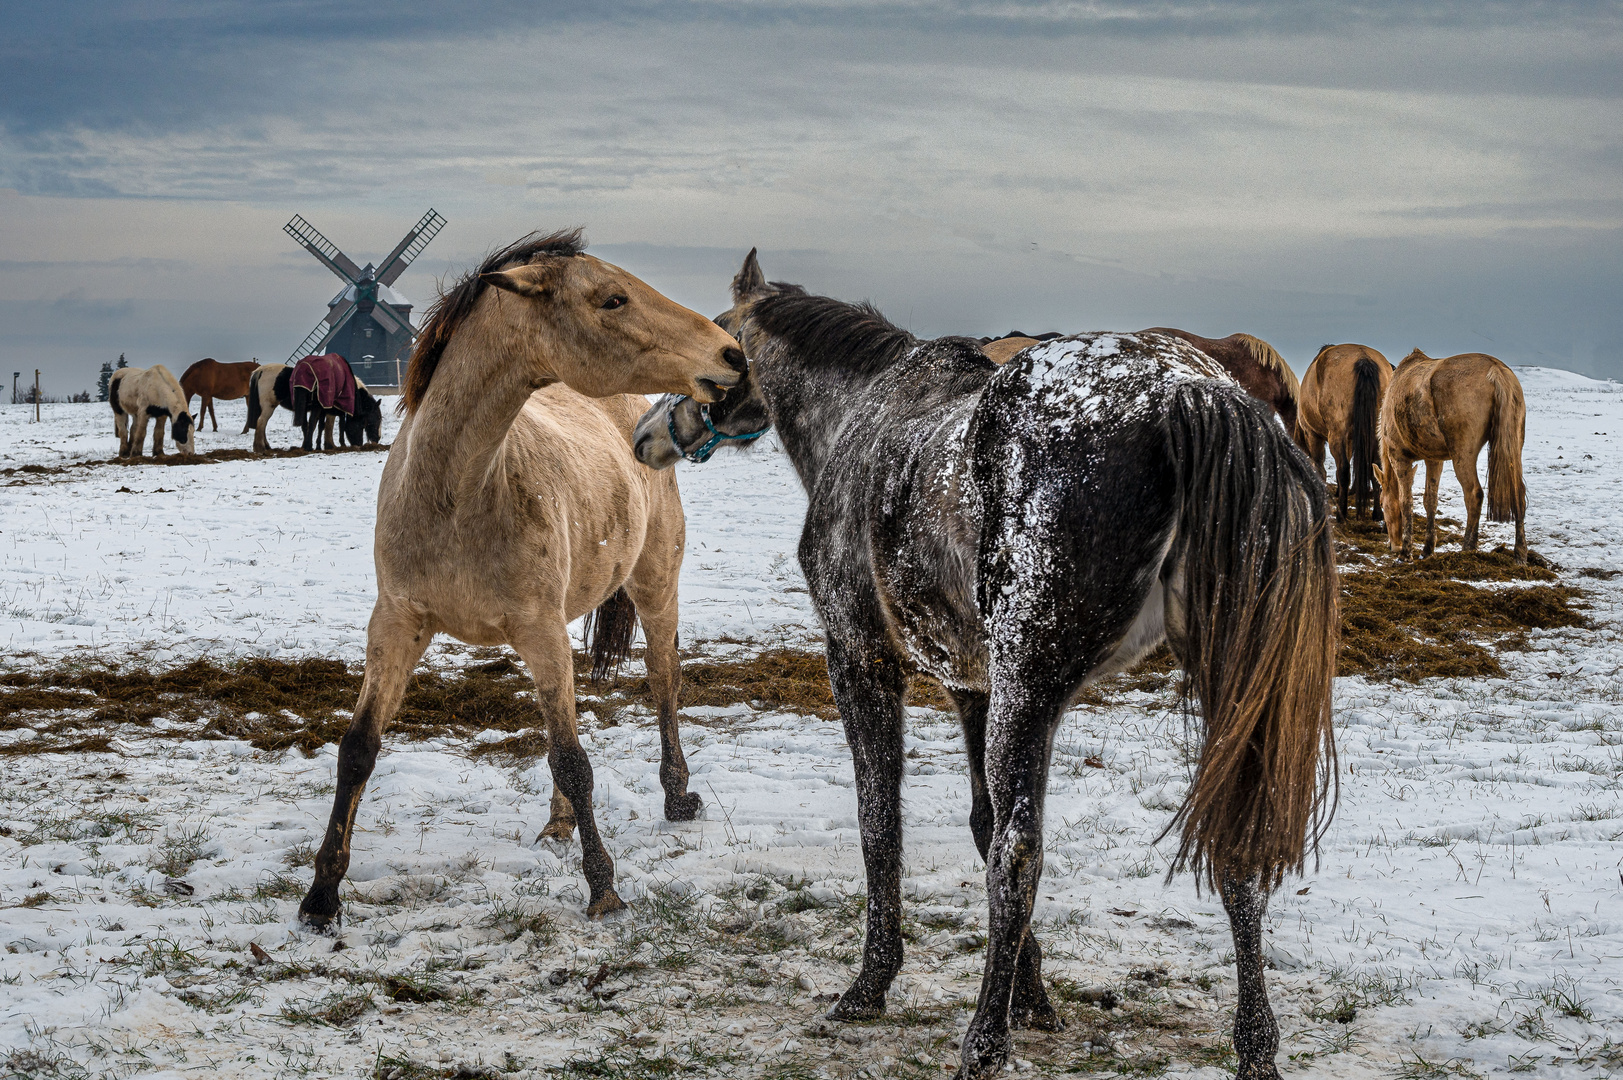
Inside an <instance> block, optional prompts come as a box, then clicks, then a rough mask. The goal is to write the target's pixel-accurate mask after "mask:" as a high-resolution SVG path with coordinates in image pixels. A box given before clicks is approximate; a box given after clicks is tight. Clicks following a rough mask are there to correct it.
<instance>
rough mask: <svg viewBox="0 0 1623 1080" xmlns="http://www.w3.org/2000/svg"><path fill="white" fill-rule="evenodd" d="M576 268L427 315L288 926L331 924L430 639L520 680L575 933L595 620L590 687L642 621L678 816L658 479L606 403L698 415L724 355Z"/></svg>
mask: <svg viewBox="0 0 1623 1080" xmlns="http://www.w3.org/2000/svg"><path fill="white" fill-rule="evenodd" d="M584 248H585V244H584V243H583V241H582V240H581V237H580V232H579V230H575V231H574V232H561V233H555V234H553V235H551V236H538V235H531V236H527V237H525V238H523V239H522V240H520V241H518V242H517V243H515V244H513V245H511V246H509V247H507V248H505V249H503V250H501V251H498V252H496V253H495V254H494V255H491V256H490V257H489V258H487V259H486V260H485V262H484V264H483V265H482V266H480V267H479V269H478V270H477V271H476V272H474V273H470V274H468V275H466V276H465V277H464V278H463V279H462V280H461V281H460V282H458V283H457V284H456V285H455V286H454V287H453V288H451V289H450V291H448V292H446V293H445V294H444V295H443V296H441V297H440V299H439V301H438V302H437V303H436V304H435V305H434V308H433V310H432V311H431V312H430V314H429V318H428V322H427V323H426V324H425V325H424V327H423V329H422V331H421V332H420V333H419V335H418V337H417V344H416V348H415V350H414V351H413V354H412V358H411V367H410V369H409V371H408V373H407V375H406V384H405V387H404V391H405V393H404V398H403V404H404V406H405V411H406V417H405V420H404V421H403V422H402V423H401V425H400V430H399V432H398V433H397V434H396V436H395V440H394V443H393V446H392V447H391V449H390V451H389V458H388V461H387V462H386V463H385V465H384V467H383V477H382V480H381V482H380V483H379V487H378V507H377V534H376V544H375V545H374V558H375V561H376V567H377V583H378V599H377V604H376V606H375V607H374V608H373V609H372V619H371V622H370V623H369V624H368V625H367V630H366V673H365V676H364V677H363V679H362V682H361V693H360V700H359V701H358V702H357V704H356V706H355V716H354V719H353V720H352V721H351V723H350V727H349V731H348V733H346V734H345V735H344V738H343V741H342V742H341V743H340V744H339V747H338V790H337V792H336V794H335V795H334V798H333V810H332V818H331V820H330V821H329V823H328V825H327V835H326V838H325V839H324V840H323V841H322V845H321V850H320V852H319V853H318V854H317V855H316V866H315V880H314V882H313V883H312V884H311V886H310V892H309V893H308V894H307V895H306V896H305V898H304V902H303V903H302V904H300V905H299V914H300V916H301V917H302V918H303V919H304V920H305V921H306V922H307V923H310V924H312V925H315V926H325V925H327V924H329V923H331V922H332V920H333V919H334V918H336V917H337V916H338V914H339V907H340V905H339V901H338V885H339V883H340V882H341V881H342V880H343V877H344V873H345V871H346V870H348V868H349V852H350V835H351V833H352V831H353V829H354V827H355V811H356V809H357V808H358V807H359V806H360V801H361V791H362V788H363V787H364V786H365V784H366V781H367V778H368V777H369V776H371V774H372V768H373V766H374V765H375V764H376V763H377V756H378V750H379V749H380V748H381V746H382V744H383V729H384V727H385V726H386V725H387V724H388V722H389V720H390V719H391V718H392V717H393V716H394V714H395V712H396V711H397V710H398V709H399V708H400V702H401V699H402V698H403V697H404V696H405V692H406V683H407V682H408V680H409V679H410V678H411V672H412V668H413V667H414V666H415V665H416V663H417V661H418V660H419V659H420V658H421V657H422V655H423V652H424V651H425V650H426V649H427V648H428V645H429V642H430V641H432V640H433V637H434V635H435V634H450V635H451V636H452V637H455V638H459V639H460V640H462V641H466V642H468V643H470V644H475V645H503V644H505V645H510V646H512V648H513V649H514V650H515V651H516V652H517V653H518V654H519V656H520V657H521V658H522V659H523V661H524V663H525V665H526V666H527V667H528V668H529V669H530V676H531V678H533V679H534V681H535V690H536V699H537V702H538V703H539V705H540V707H541V719H542V721H543V722H544V723H545V725H546V728H547V746H548V761H549V763H550V764H551V766H552V777H553V784H554V790H553V797H552V814H551V820H549V821H548V823H547V826H546V829H545V830H544V831H543V832H542V835H543V836H547V837H552V838H555V839H559V840H566V839H568V837H569V836H570V834H571V833H572V832H573V831H574V830H575V828H576V826H577V825H578V826H579V828H580V841H581V848H582V859H581V865H582V869H583V871H584V873H585V876H586V881H587V884H588V885H589V886H590V889H591V896H590V900H589V903H588V904H587V908H586V911H587V914H588V915H590V916H593V917H596V916H600V915H603V914H605V913H607V912H610V911H615V910H618V909H619V908H622V907H624V906H625V905H624V904H623V903H621V901H620V897H619V896H618V895H616V893H615V891H614V862H613V860H612V859H611V858H610V857H609V853H608V851H607V850H606V849H605V848H604V846H603V840H602V837H601V836H600V835H599V834H598V831H597V823H596V821H595V820H594V819H593V816H592V765H591V762H590V761H588V760H587V757H586V751H585V750H583V749H582V748H581V744H580V738H579V736H578V734H577V732H576V728H575V683H574V661H573V652H572V648H571V645H570V640H569V629H568V627H569V623H570V621H571V620H573V619H577V618H579V617H580V616H582V615H585V614H587V613H589V612H592V611H593V610H594V609H595V610H596V612H597V618H596V623H597V626H596V628H595V632H594V633H593V634H592V637H593V653H594V655H595V658H596V659H597V661H598V662H599V663H600V664H602V665H603V666H605V667H607V666H609V665H611V664H612V663H613V662H614V660H615V659H616V658H617V657H618V656H623V655H624V652H625V650H626V649H627V648H628V647H629V645H630V642H631V632H632V619H633V616H634V615H635V617H637V618H640V619H641V621H642V627H643V634H644V636H645V637H646V638H647V642H648V653H647V665H648V681H649V683H650V685H651V686H652V688H653V690H654V693H655V696H656V698H657V699H658V701H659V727H660V739H661V743H662V752H661V757H660V767H659V775H660V784H661V786H662V787H663V788H664V789H665V816H666V817H667V818H669V819H671V820H678V821H681V820H688V819H691V818H692V817H693V816H694V815H695V814H697V813H698V810H699V806H700V800H699V797H698V795H697V794H695V793H693V792H690V791H688V790H687V782H688V770H687V763H686V761H685V760H683V757H682V750H681V746H680V744H679V743H678V742H677V731H676V694H677V687H678V685H679V681H680V678H681V672H680V668H679V667H678V662H677V655H676V586H677V576H678V573H679V571H680V570H681V565H682V551H683V543H684V538H683V524H682V505H681V500H680V498H679V497H678V495H677V491H676V484H675V483H674V482H672V481H671V480H670V474H669V473H654V472H652V471H650V470H649V469H646V468H644V467H643V466H642V465H640V464H638V463H637V462H636V461H635V460H634V459H633V458H632V456H631V429H632V425H633V424H635V423H636V420H637V417H638V416H639V415H641V413H642V412H643V410H644V409H646V408H647V407H648V402H647V401H646V400H644V399H643V398H641V397H624V396H617V395H627V394H644V393H648V394H658V393H672V394H688V395H692V396H693V397H694V398H695V399H696V400H699V401H703V402H714V401H717V400H719V399H720V398H721V397H722V395H723V394H724V393H725V391H724V389H723V388H724V387H729V386H735V385H737V383H738V381H739V380H740V379H741V378H742V377H743V373H744V370H745V362H744V354H743V352H742V351H740V350H739V348H738V343H737V342H735V341H734V340H733V339H732V338H731V337H729V336H728V334H727V332H726V331H724V330H722V329H721V328H720V327H718V326H717V325H716V324H715V323H713V322H711V321H710V320H709V319H706V318H704V317H703V316H702V315H699V314H697V313H696V312H692V311H689V310H688V309H687V308H685V307H682V306H681V305H680V304H677V303H676V302H674V301H672V300H669V299H667V298H666V297H664V296H661V295H660V294H659V293H657V292H655V291H654V290H653V289H652V288H650V287H649V286H648V285H646V284H645V283H643V282H642V281H640V280H638V279H637V278H635V277H633V276H631V275H630V274H628V273H626V272H625V271H624V270H621V269H620V268H619V267H617V266H613V265H611V264H609V263H606V262H602V261H601V260H599V259H595V258H593V257H592V256H589V255H586V254H584V253H583V252H584ZM263 378H264V376H263V375H261V379H263ZM559 384H562V385H559ZM575 391H579V393H576V392H575ZM582 395H587V396H582ZM593 398H600V399H605V400H592V399H593Z"/></svg>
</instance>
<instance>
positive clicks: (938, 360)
mask: <svg viewBox="0 0 1623 1080" xmlns="http://www.w3.org/2000/svg"><path fill="white" fill-rule="evenodd" d="M733 300H734V306H733V308H732V309H731V310H730V311H728V312H727V313H725V314H724V315H722V316H721V317H720V318H718V320H717V321H718V322H719V323H720V324H721V325H722V326H724V327H726V328H728V329H730V330H732V331H733V333H734V334H735V335H736V336H737V337H738V339H739V341H740V342H741V343H742V344H743V345H744V347H745V350H746V352H747V353H748V354H749V356H750V364H749V372H748V375H747V377H746V380H745V382H744V384H743V385H741V386H740V387H738V388H735V389H734V390H733V391H732V392H730V393H729V394H728V395H727V397H726V399H725V400H724V401H722V402H720V403H719V404H710V405H706V404H701V403H699V402H696V401H694V400H693V399H691V398H675V397H670V398H665V399H663V400H662V401H660V402H659V403H657V404H655V405H654V406H653V407H652V408H650V409H649V411H648V412H647V413H646V414H645V415H644V417H643V419H642V420H641V421H639V422H638V425H637V430H636V435H635V446H636V452H637V456H638V459H639V460H641V461H643V462H644V463H645V464H648V465H650V466H652V467H656V468H657V467H664V466H668V465H670V464H672V463H674V462H675V461H676V460H677V459H678V458H680V457H682V456H685V455H687V454H689V453H692V452H693V451H694V449H695V447H698V446H699V445H701V440H702V441H703V442H708V441H709V440H711V439H713V438H715V437H716V436H717V435H723V436H727V435H730V436H734V437H736V438H742V437H745V436H748V435H750V434H752V433H758V432H759V431H760V430H762V429H763V428H764V427H766V426H767V425H768V424H769V423H770V425H771V426H773V427H775V428H776V429H777V432H778V436H779V438H780V439H781V440H782V442H783V447H784V449H785V450H786V451H787V453H788V455H789V458H790V460H791V461H792V462H793V463H794V467H795V470H796V471H797V473H798V474H799V476H800V480H801V483H802V485H803V486H804V487H805V489H806V493H807V496H808V500H809V506H808V509H807V512H806V520H805V526H804V529H803V531H802V533H801V539H800V565H801V568H802V569H803V570H804V571H805V575H806V581H807V584H808V585H809V586H810V589H811V595H812V599H813V601H814V603H815V604H816V607H817V612H818V615H819V617H820V618H821V619H822V622H823V626H824V628H825V630H826V633H827V649H828V668H829V679H830V682H831V683H832V686H833V690H834V699H835V704H836V705H837V706H838V708H839V712H840V717H841V720H842V721H843V723H844V726H845V735H846V740H847V742H848V743H849V744H850V747H851V755H852V759H853V761H854V764H855V768H856V789H857V820H858V824H859V827H860V830H861V834H862V855H863V862H864V865H865V868H866V871H867V879H868V926H867V938H866V941H865V943H864V947H863V955H862V967H861V970H860V972H859V973H858V975H857V976H856V978H855V980H854V981H853V982H852V983H851V985H850V987H849V989H847V990H846V992H845V993H844V994H843V995H841V996H840V998H839V1001H838V1002H837V1003H836V1004H835V1005H834V1007H833V1009H832V1010H831V1011H830V1014H829V1015H830V1017H831V1018H833V1019H837V1020H871V1019H873V1018H874V1017H876V1016H878V1015H879V1014H880V1013H881V1012H882V1011H883V1009H884V1005H885V994H886V990H887V988H888V987H889V985H890V983H891V980H892V979H893V978H894V977H895V975H896V973H897V971H898V970H899V969H900V968H901V964H902V905H901V849H900V843H901V835H902V818H901V782H902V771H903V768H902V767H903V763H904V756H903V749H904V747H903V737H902V733H903V726H904V724H903V704H904V700H905V691H906V687H907V680H908V676H909V675H910V674H912V673H914V672H924V673H926V674H928V675H930V676H932V677H934V678H935V679H936V680H937V681H938V682H940V683H941V685H942V686H943V688H944V689H945V690H946V691H947V694H948V695H949V697H950V698H951V699H952V700H953V702H954V704H955V705H956V707H957V710H958V715H959V719H960V721H961V723H962V726H963V730H964V741H965V745H966V749H967V751H968V759H969V774H970V792H971V799H972V804H971V810H970V831H971V833H972V834H973V836H974V840H975V845H976V847H977V848H978V849H979V851H980V853H981V855H982V857H983V858H984V859H985V860H986V868H987V869H986V887H987V895H988V899H989V902H990V905H991V920H990V932H989V934H988V941H987V953H986V963H985V970H984V974H983V977H982V980H981V989H980V999H979V1004H978V1005H977V1007H976V1010H975V1016H974V1019H973V1020H971V1021H970V1025H969V1030H968V1032H967V1033H966V1035H965V1038H964V1042H963V1072H962V1074H961V1075H964V1076H966V1077H975V1078H987V1077H991V1076H994V1075H996V1074H997V1073H998V1072H999V1071H1000V1070H1001V1069H1002V1068H1003V1066H1004V1064H1005V1062H1006V1061H1007V1059H1008V1056H1009V1052H1010V1045H1011V1044H1010V1036H1009V1029H1010V1026H1011V1024H1012V1025H1015V1026H1030V1027H1036V1028H1041V1029H1045V1030H1057V1029H1058V1028H1059V1026H1060V1023H1061V1021H1060V1017H1059V1015H1058V1013H1057V1012H1056V1011H1055V1009H1054V1007H1053V1005H1052V1003H1051V1002H1050V1001H1049V998H1048V993H1047V991H1046V990H1045V989H1044V987H1043V982H1042V970H1041V964H1042V952H1041V949H1040V948H1039V946H1038V944H1037V940H1036V938H1035V937H1034V936H1033V934H1032V933H1031V926H1030V919H1031V910H1032V903H1033V901H1034V900H1035V899H1036V895H1037V890H1038V883H1039V879H1040V877H1041V874H1042V866H1043V803H1044V796H1045V793H1046V790H1047V774H1048V767H1049V754H1050V751H1051V749H1052V746H1053V738H1054V732H1055V729H1056V728H1057V726H1058V724H1059V721H1060V718H1061V716H1062V715H1063V713H1064V712H1065V710H1066V709H1067V708H1068V707H1069V705H1070V704H1071V702H1072V701H1073V700H1074V699H1075V697H1076V695H1077V694H1078V692H1079V691H1080V690H1081V689H1082V688H1083V687H1084V686H1085V685H1086V684H1087V683H1089V682H1090V681H1092V680H1094V679H1097V678H1100V677H1101V676H1104V675H1108V674H1110V673H1113V672H1116V671H1120V670H1122V669H1123V668H1125V667H1127V666H1128V665H1130V664H1132V663H1134V662H1135V661H1137V660H1138V659H1139V658H1140V657H1142V656H1143V655H1144V654H1145V653H1147V652H1148V651H1149V650H1150V649H1152V648H1153V647H1154V646H1155V645H1156V644H1157V643H1159V642H1160V641H1162V640H1163V639H1164V640H1166V641H1167V642H1168V643H1169V644H1170V645H1171V646H1172V649H1173V651H1174V653H1176V655H1177V657H1178V659H1179V661H1180V663H1181V664H1182V667H1183V670H1184V673H1185V674H1184V678H1185V689H1186V690H1187V691H1188V696H1187V697H1186V700H1187V701H1190V702H1193V703H1197V704H1198V719H1199V722H1200V724H1201V727H1202V728H1203V734H1204V738H1203V739H1202V741H1201V745H1200V748H1199V751H1198V760H1197V763H1196V765H1195V769H1194V776H1193V780H1192V782H1191V784H1190V787H1189V792H1188V795H1187V797H1186V798H1185V801H1184V803H1183V805H1182V807H1181V808H1180V809H1179V811H1178V813H1177V816H1176V817H1175V818H1174V819H1173V821H1172V823H1171V824H1169V825H1168V831H1170V830H1171V829H1172V828H1173V827H1174V826H1178V825H1181V826H1182V836H1181V840H1180V843H1179V847H1178V852H1177V855H1176V857H1175V858H1174V860H1173V863H1172V871H1177V870H1180V869H1187V870H1190V871H1192V872H1194V873H1195V874H1196V880H1197V882H1199V883H1201V884H1202V885H1204V886H1207V887H1211V888H1214V889H1215V890H1216V891H1217V892H1218V893H1219V894H1220V896H1221V897H1222V901H1223V905H1224V907H1225V908H1226V909H1227V912H1228V916H1229V923H1230V928H1231V930H1232V932H1233V936H1234V949H1235V958H1236V965H1237V967H1238V971H1239V1001H1238V1004H1237V1008H1236V1010H1235V1022H1234V1048H1235V1051H1236V1052H1237V1054H1238V1056H1239V1070H1238V1075H1239V1076H1240V1077H1242V1078H1246V1080H1256V1078H1272V1077H1277V1076H1278V1072H1277V1069H1276V1068H1275V1065H1274V1056H1275V1053H1276V1051H1277V1049H1278V1044H1279V1032H1278V1027H1277V1024H1276V1022H1275V1020H1274V1016H1273V1011H1272V1009H1271V1008H1270V1006H1269V1004H1268V994H1267V987H1266V984H1265V983H1264V979H1263V958H1262V915H1263V911H1264V909H1265V906H1266V897H1267V894H1268V893H1269V892H1270V891H1272V890H1274V889H1276V888H1277V887H1278V886H1279V885H1280V884H1281V882H1282V880H1283V878H1284V876H1285V874H1286V873H1287V872H1299V871H1300V870H1302V868H1303V867H1304V865H1305V862H1306V859H1307V856H1308V854H1309V852H1311V851H1315V850H1316V848H1317V842H1318V838H1319V837H1320V836H1321V835H1322V832H1323V829H1324V828H1325V826H1326V825H1327V823H1328V818H1329V813H1330V810H1331V808H1332V806H1333V804H1334V799H1333V795H1332V782H1333V778H1334V775H1335V773H1334V755H1335V744H1334V736H1333V732H1332V729H1331V723H1330V684H1331V680H1332V678H1333V676H1334V674H1335V648H1336V625H1337V623H1336V618H1337V616H1336V571H1335V563H1334V559H1333V553H1332V549H1331V536H1330V529H1329V525H1328V522H1327V521H1326V519H1325V507H1324V495H1323V491H1324V488H1323V485H1322V484H1321V483H1320V482H1319V479H1318V477H1317V476H1316V475H1315V474H1314V472H1313V470H1312V468H1311V466H1310V465H1309V464H1308V461H1307V459H1306V458H1305V457H1304V456H1303V455H1302V453H1301V452H1300V451H1299V450H1298V449H1297V447H1296V446H1295V445H1294V444H1293V443H1292V442H1291V441H1290V439H1289V437H1288V436H1287V435H1286V433H1285V432H1284V431H1283V430H1282V429H1281V427H1280V425H1279V423H1278V422H1277V421H1276V420H1275V419H1274V416H1273V414H1272V413H1271V412H1269V410H1268V408H1267V407H1266V406H1265V405H1263V404H1262V403H1261V402H1259V401H1257V400H1256V399H1255V398H1253V397H1251V396H1250V395H1248V394H1247V393H1246V392H1245V391H1244V390H1243V389H1242V388H1241V386H1240V385H1239V384H1238V383H1236V382H1235V381H1234V380H1233V379H1232V378H1231V377H1230V376H1229V375H1228V374H1227V373H1226V372H1225V371H1224V370H1223V369H1222V368H1221V367H1220V366H1219V365H1218V364H1217V363H1216V362H1214V361H1213V360H1212V359H1211V358H1209V357H1208V356H1207V355H1206V354H1204V353H1202V352H1200V351H1198V350H1196V349H1195V348H1193V347H1192V346H1190V345H1188V344H1187V343H1185V342H1183V341H1182V340H1180V339H1178V338H1174V337H1170V336H1167V335H1164V334H1158V333H1143V334H1086V335H1079V336H1076V337H1070V338H1060V339H1057V340H1053V341H1049V342H1046V343H1044V344H1042V345H1040V346H1036V347H1032V348H1028V349H1026V350H1025V351H1024V352H1021V353H1020V354H1019V355H1018V356H1016V357H1015V358H1014V359H1013V360H1011V361H1010V362H1009V364H1008V365H1007V366H1004V367H1001V368H999V367H997V366H996V365H994V364H993V363H992V362H991V361H990V360H989V359H988V358H987V357H986V356H985V355H984V354H983V353H982V352H981V350H980V347H979V343H978V342H976V341H974V340H972V339H969V338H939V339H937V340H934V341H919V340H917V339H915V338H914V337H913V336H912V335H911V334H909V333H907V332H906V331H904V330H901V329H899V328H897V327H896V326H894V325H892V324H891V323H890V322H888V321H887V320H886V319H885V318H884V316H883V315H881V314H880V313H879V312H878V311H876V310H875V309H873V308H872V307H870V306H868V305H866V304H846V303H843V302H841V301H838V300H831V299H828V298H826V297H821V296H813V295H810V294H808V293H807V292H806V291H805V290H803V289H801V288H799V287H798V286H793V285H783V284H777V283H774V284H768V283H767V282H766V280H765V278H764V277H763V275H762V274H761V271H760V265H759V263H758V262H757V261H756V257H755V253H754V252H753V251H752V252H750V255H749V258H748V259H746V260H745V263H744V268H743V270H742V271H741V272H740V273H739V275H738V276H737V277H736V278H735V279H734V281H733Z"/></svg>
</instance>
